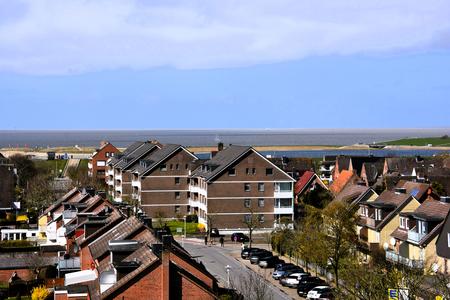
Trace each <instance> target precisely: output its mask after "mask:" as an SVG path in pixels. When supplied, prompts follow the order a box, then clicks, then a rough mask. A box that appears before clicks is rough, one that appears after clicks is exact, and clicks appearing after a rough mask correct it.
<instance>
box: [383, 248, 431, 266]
mask: <svg viewBox="0 0 450 300" xmlns="http://www.w3.org/2000/svg"><path fill="white" fill-rule="evenodd" d="M386 260H388V261H390V262H393V263H398V264H402V265H405V266H408V267H410V268H418V269H423V267H424V262H423V260H420V259H409V258H407V257H403V256H401V255H399V254H397V253H395V252H394V251H392V250H388V251H386Z"/></svg>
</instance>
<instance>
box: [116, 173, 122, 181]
mask: <svg viewBox="0 0 450 300" xmlns="http://www.w3.org/2000/svg"><path fill="white" fill-rule="evenodd" d="M114 177H115V179H117V180H122V173H119V172H116V174H115V175H114Z"/></svg>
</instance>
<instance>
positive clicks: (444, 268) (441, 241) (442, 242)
mask: <svg viewBox="0 0 450 300" xmlns="http://www.w3.org/2000/svg"><path fill="white" fill-rule="evenodd" d="M441 201H443V202H446V203H448V202H450V196H441ZM436 254H437V255H438V257H439V258H440V260H441V261H442V264H441V265H439V271H440V272H442V273H444V274H448V273H449V272H450V262H449V259H450V213H448V214H447V215H446V216H445V219H444V222H443V224H442V229H441V232H440V233H439V236H438V238H437V241H436Z"/></svg>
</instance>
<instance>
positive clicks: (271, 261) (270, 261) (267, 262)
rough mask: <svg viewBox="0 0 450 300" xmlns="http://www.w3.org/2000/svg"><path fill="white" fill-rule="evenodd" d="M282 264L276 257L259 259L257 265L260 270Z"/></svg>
mask: <svg viewBox="0 0 450 300" xmlns="http://www.w3.org/2000/svg"><path fill="white" fill-rule="evenodd" d="M282 262H284V261H283V260H282V259H280V258H279V257H278V256H271V255H270V256H265V257H260V258H259V263H258V265H259V266H260V267H261V268H273V267H275V265H276V264H279V263H282Z"/></svg>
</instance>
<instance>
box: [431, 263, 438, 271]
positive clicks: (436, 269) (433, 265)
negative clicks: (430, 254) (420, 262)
mask: <svg viewBox="0 0 450 300" xmlns="http://www.w3.org/2000/svg"><path fill="white" fill-rule="evenodd" d="M431 269H432V270H433V272H434V273H437V272H438V271H439V264H438V263H433V264H432V265H431Z"/></svg>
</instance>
